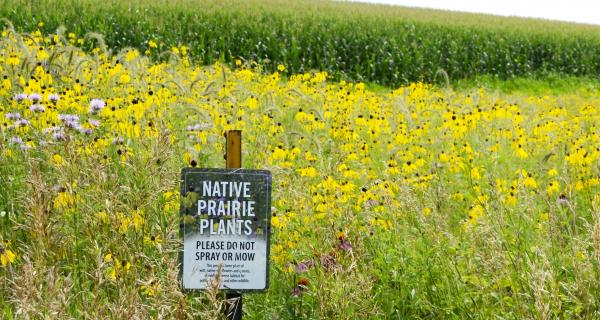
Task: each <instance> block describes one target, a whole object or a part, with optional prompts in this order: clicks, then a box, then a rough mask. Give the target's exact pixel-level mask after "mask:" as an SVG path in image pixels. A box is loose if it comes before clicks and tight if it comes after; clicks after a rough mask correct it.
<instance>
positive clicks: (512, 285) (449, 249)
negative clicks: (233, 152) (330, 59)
mask: <svg viewBox="0 0 600 320" xmlns="http://www.w3.org/2000/svg"><path fill="white" fill-rule="evenodd" d="M74 39H82V41H83V42H84V43H85V41H88V40H86V38H79V37H77V36H76V35H73V36H70V35H68V36H66V37H63V36H61V35H60V34H56V35H43V34H42V33H41V32H34V33H32V34H19V33H17V32H15V31H14V30H12V29H7V30H4V31H2V34H1V37H0V172H1V175H0V183H1V188H0V212H2V214H1V215H0V223H1V224H0V232H1V233H0V240H1V241H2V242H0V258H1V262H2V263H1V265H0V296H1V298H2V299H1V300H0V301H3V303H2V304H1V306H0V312H2V314H3V316H5V317H26V316H30V317H34V318H35V317H52V316H55V315H61V317H62V316H64V317H72V318H86V317H87V318H125V317H128V318H149V317H150V318H160V317H167V318H171V317H176V318H187V317H191V316H193V315H194V314H196V315H197V314H199V315H206V314H210V312H213V311H214V310H212V309H211V307H214V306H215V305H217V302H216V300H215V298H214V296H211V295H210V294H207V295H184V294H183V293H182V292H181V290H180V285H179V282H178V273H179V266H178V263H179V260H178V254H179V251H180V250H181V242H180V239H179V235H178V230H179V223H180V216H179V214H178V208H179V201H180V199H179V191H178V190H179V189H178V188H179V182H178V177H179V171H180V169H181V168H182V167H184V166H197V167H223V153H224V139H223V133H224V132H225V131H226V130H230V129H238V130H242V132H243V167H246V168H261V169H268V170H271V172H272V174H273V208H272V213H273V217H272V220H271V221H272V230H271V232H272V244H271V258H272V263H271V288H270V289H269V290H268V291H267V292H266V293H265V294H261V295H247V296H246V297H245V301H246V302H245V308H246V309H245V310H246V313H247V317H249V318H252V319H264V318H274V317H281V318H290V319H295V318H298V317H304V318H358V317H367V318H394V317H398V318H402V317H411V318H466V317H469V316H470V317H477V318H491V317H492V316H503V317H516V318H554V317H561V318H590V319H592V318H597V317H598V316H599V314H598V311H597V310H599V309H600V301H599V300H598V296H599V295H598V292H599V290H600V281H598V280H599V279H598V275H599V274H600V270H599V263H600V195H599V190H600V176H599V175H600V172H599V157H600V149H599V146H600V130H599V128H598V123H599V121H598V120H599V116H600V114H599V110H600V109H599V108H600V99H597V98H595V97H587V98H581V97H579V96H576V95H566V94H565V95H562V96H542V97H535V96H533V97H529V96H505V95H499V94H497V93H494V92H489V91H486V90H483V89H475V90H471V91H468V92H456V91H452V90H449V89H439V88H435V87H431V86H430V85H427V84H423V83H412V84H410V85H407V86H404V87H400V88H397V89H395V90H391V91H389V92H379V93H375V92H372V91H369V90H367V89H366V88H365V85H364V84H362V83H350V82H345V81H341V82H337V83H332V82H330V81H328V74H327V73H325V72H309V73H303V74H295V75H291V76H289V77H287V78H284V77H282V74H281V73H280V72H282V71H284V70H285V66H284V65H281V67H279V68H278V70H277V71H274V72H265V71H263V70H262V69H261V67H260V66H258V65H256V64H252V63H247V62H242V61H240V63H238V64H237V66H236V67H235V68H233V69H231V68H229V67H226V66H224V65H222V64H219V63H216V64H213V65H210V66H197V65H194V64H193V63H191V62H190V60H189V57H188V56H187V51H188V50H187V48H186V47H184V46H178V47H174V48H171V49H170V51H169V52H170V53H169V59H168V61H164V62H153V61H152V60H150V59H149V58H148V57H147V55H145V54H144V53H141V52H138V51H137V50H135V49H123V50H122V51H119V52H111V51H110V50H108V49H107V48H105V47H103V46H98V48H95V49H93V50H91V51H90V52H85V51H82V50H80V49H78V48H77V47H75V46H73V45H72V44H73V43H75V42H76V41H77V40H74ZM155 45H156V43H155ZM149 46H150V47H153V45H149ZM207 302H208V303H207ZM90 303H93V305H94V308H89V307H87V306H89V305H90ZM211 303H212V304H211ZM217 314H218V313H217Z"/></svg>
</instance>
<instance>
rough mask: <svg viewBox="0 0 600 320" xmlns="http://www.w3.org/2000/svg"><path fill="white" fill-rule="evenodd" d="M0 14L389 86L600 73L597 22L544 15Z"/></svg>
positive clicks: (122, 40)
mask: <svg viewBox="0 0 600 320" xmlns="http://www.w3.org/2000/svg"><path fill="white" fill-rule="evenodd" d="M0 16H1V17H4V18H7V19H8V20H10V21H12V23H13V24H14V25H15V27H16V28H17V30H22V31H32V30H35V29H37V28H38V23H39V22H40V21H42V22H44V26H43V27H42V28H41V29H42V31H43V32H53V31H55V30H56V29H57V28H58V27H59V26H61V25H63V26H65V27H66V28H67V31H68V32H75V33H76V34H78V35H79V36H82V35H83V34H85V33H87V32H90V31H95V32H99V33H101V34H103V35H104V36H105V40H106V43H107V44H108V45H109V46H110V47H111V48H113V49H120V48H124V47H136V48H140V49H142V50H145V49H146V48H147V47H148V45H147V41H148V40H150V39H153V40H155V41H157V42H158V43H159V45H160V47H159V50H158V51H166V50H169V48H170V47H171V46H173V45H184V44H185V45H187V46H189V48H190V55H191V57H192V58H193V59H194V60H195V61H197V62H200V63H211V62H214V61H215V60H224V61H226V62H228V63H232V62H233V61H234V60H235V59H244V60H252V61H257V62H259V63H261V64H264V65H265V66H266V68H267V69H270V70H275V69H276V67H277V65H278V64H284V65H285V66H286V67H287V72H289V73H299V72H305V71H308V70H313V69H319V70H326V71H328V72H329V73H331V74H332V75H334V76H335V77H337V78H344V79H351V80H355V81H368V82H374V83H378V84H382V85H391V86H396V85H400V84H405V83H408V82H411V81H427V82H433V81H437V80H439V79H438V77H439V73H438V71H439V70H440V69H441V70H444V71H446V72H447V74H448V75H449V77H450V78H451V79H462V78H472V77H474V76H478V75H482V74H490V75H495V76H498V77H500V78H502V79H505V78H512V77H515V76H526V77H529V76H539V75H545V74H548V73H552V74H559V75H573V76H588V77H596V75H598V74H600V36H598V35H599V34H600V32H599V31H600V27H594V26H589V25H576V24H567V23H559V22H549V21H542V20H527V19H516V18H498V17H493V16H484V15H472V14H459V13H444V12H441V11H435V10H417V9H407V8H400V7H398V8H392V7H389V6H375V5H364V4H350V3H332V2H315V1H297V2H293V3H289V2H287V1H275V2H273V1H268V2H267V1H260V0H254V1H241V2H236V1H208V0H205V1H202V0H176V1H168V2H167V1H142V2H141V3H138V2H136V3H135V4H134V3H133V2H132V3H129V1H124V0H112V1H99V0H83V1H73V0H71V1H69V0H57V1H49V0H42V1H35V2H32V1H19V0H7V1H6V3H5V5H3V6H2V8H0ZM154 56H155V57H158V52H155V53H154ZM436 74H437V76H436Z"/></svg>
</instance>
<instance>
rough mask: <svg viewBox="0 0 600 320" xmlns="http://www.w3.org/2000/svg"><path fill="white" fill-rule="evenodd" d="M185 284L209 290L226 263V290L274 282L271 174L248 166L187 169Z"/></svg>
mask: <svg viewBox="0 0 600 320" xmlns="http://www.w3.org/2000/svg"><path fill="white" fill-rule="evenodd" d="M181 180H182V182H181V197H182V204H181V214H182V220H183V223H182V226H181V228H182V234H183V268H182V269H183V270H182V277H181V278H182V282H183V288H184V289H206V287H207V283H208V281H210V280H211V279H214V278H215V275H216V272H217V269H218V268H219V267H220V268H221V289H229V290H235V291H264V290H266V289H267V287H268V285H269V275H268V272H269V234H270V225H271V173H270V172H269V171H266V170H248V169H196V168H184V169H183V170H182V172H181Z"/></svg>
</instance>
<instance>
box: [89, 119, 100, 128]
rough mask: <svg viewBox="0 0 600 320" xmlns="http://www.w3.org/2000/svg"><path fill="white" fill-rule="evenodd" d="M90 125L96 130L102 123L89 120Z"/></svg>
mask: <svg viewBox="0 0 600 320" xmlns="http://www.w3.org/2000/svg"><path fill="white" fill-rule="evenodd" d="M88 123H89V124H91V125H92V126H94V127H96V128H97V127H99V126H100V121H98V120H94V119H88Z"/></svg>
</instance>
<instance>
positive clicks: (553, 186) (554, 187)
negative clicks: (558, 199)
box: [547, 180, 559, 195]
mask: <svg viewBox="0 0 600 320" xmlns="http://www.w3.org/2000/svg"><path fill="white" fill-rule="evenodd" d="M558 189H559V183H558V181H556V180H553V181H551V182H550V183H549V184H548V188H547V192H548V195H553V194H555V193H557V192H558Z"/></svg>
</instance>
